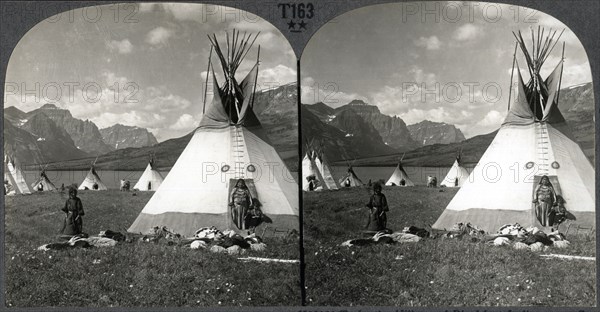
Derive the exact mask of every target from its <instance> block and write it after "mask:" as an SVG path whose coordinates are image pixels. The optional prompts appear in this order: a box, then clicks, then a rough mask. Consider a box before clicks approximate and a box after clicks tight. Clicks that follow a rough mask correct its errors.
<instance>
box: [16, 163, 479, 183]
mask: <svg viewBox="0 0 600 312" xmlns="http://www.w3.org/2000/svg"><path fill="white" fill-rule="evenodd" d="M353 168H354V172H356V175H357V176H358V177H359V178H360V179H361V180H362V181H363V182H364V183H367V182H368V181H369V179H371V181H373V182H375V181H377V180H379V179H383V180H385V181H387V180H388V179H389V178H390V176H391V175H392V173H393V172H394V170H395V169H396V167H395V166H394V167H353ZM347 169H348V167H346V166H333V167H331V170H332V174H333V177H334V178H335V179H336V180H339V179H341V178H342V177H343V176H344V175H345V174H346V170H347ZM466 169H467V171H468V172H469V173H471V171H472V170H473V167H466ZM404 170H405V171H406V173H407V174H408V176H409V177H410V179H411V180H412V181H413V182H414V183H415V184H420V185H425V184H426V183H427V176H436V177H437V178H438V182H441V180H442V179H443V178H444V177H445V176H446V174H448V171H450V167H404ZM96 172H97V173H98V175H99V176H100V179H102V182H104V184H106V186H107V187H108V188H109V189H118V188H119V187H120V185H121V183H120V181H121V179H124V180H129V181H130V182H131V186H132V187H133V185H135V183H136V182H137V181H138V180H139V178H140V177H141V176H142V173H143V171H117V170H97V171H96ZM87 173H88V170H68V171H46V175H48V178H49V179H50V181H52V183H54V185H56V186H57V187H60V186H61V184H63V183H64V184H65V186H68V185H70V184H73V183H75V184H77V185H79V184H81V182H82V181H83V179H84V178H85V176H86V175H87ZM160 173H161V174H162V176H163V177H166V176H167V174H168V173H169V171H168V170H167V171H160ZM24 174H25V180H26V181H27V183H28V184H30V185H31V183H33V182H34V181H35V180H36V179H37V178H38V175H39V172H38V171H33V170H27V171H24ZM291 174H292V176H293V177H294V178H296V177H297V174H298V173H297V172H291Z"/></svg>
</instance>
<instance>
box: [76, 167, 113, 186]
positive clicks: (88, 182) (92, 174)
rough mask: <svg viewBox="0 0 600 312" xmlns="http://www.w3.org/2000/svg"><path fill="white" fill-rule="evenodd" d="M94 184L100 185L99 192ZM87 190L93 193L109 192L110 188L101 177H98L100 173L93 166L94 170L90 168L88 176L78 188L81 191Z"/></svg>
mask: <svg viewBox="0 0 600 312" xmlns="http://www.w3.org/2000/svg"><path fill="white" fill-rule="evenodd" d="M94 184H98V189H97V190H95V189H94ZM86 188H87V189H88V190H93V191H106V190H108V188H107V187H106V185H105V184H104V183H103V182H102V180H101V179H100V176H99V175H98V173H97V172H96V169H94V167H93V166H92V168H90V171H88V173H87V175H86V176H85V178H84V179H83V182H81V184H80V185H79V187H78V189H80V190H85V189H86Z"/></svg>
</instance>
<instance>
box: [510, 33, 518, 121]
mask: <svg viewBox="0 0 600 312" xmlns="http://www.w3.org/2000/svg"><path fill="white" fill-rule="evenodd" d="M517 45H518V43H517V42H515V52H514V53H513V64H512V69H511V71H510V87H509V88H508V109H509V110H510V99H511V94H512V88H513V75H514V73H515V62H516V61H517Z"/></svg>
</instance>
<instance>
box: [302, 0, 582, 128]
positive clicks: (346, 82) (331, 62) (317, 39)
mask: <svg viewBox="0 0 600 312" xmlns="http://www.w3.org/2000/svg"><path fill="white" fill-rule="evenodd" d="M538 25H541V26H542V27H546V28H547V29H548V28H550V27H552V28H553V29H560V30H562V29H563V28H566V26H565V25H564V24H562V23H561V22H560V21H558V20H556V19H555V18H553V17H551V16H549V15H547V14H544V13H541V12H539V11H534V10H531V9H527V8H524V7H514V6H508V5H498V4H493V3H477V2H466V3H461V2H427V3H425V2H414V3H399V4H384V5H375V6H370V7H366V8H361V9H357V10H354V11H351V12H348V13H346V14H344V15H341V16H339V17H337V18H335V19H334V20H333V21H331V22H329V23H328V24H327V25H325V26H323V27H322V28H321V29H319V31H318V32H317V33H316V34H315V35H314V36H313V37H312V38H311V40H310V42H309V43H308V45H307V46H306V48H305V50H304V52H303V54H302V58H301V66H302V71H301V73H302V102H303V103H308V104H311V103H316V102H325V103H327V104H329V105H330V106H333V107H337V106H340V105H344V104H346V103H348V102H349V101H351V100H352V99H362V100H364V101H366V102H368V103H369V104H374V105H377V106H378V107H379V108H380V110H381V111H382V112H383V113H384V114H389V115H397V116H399V117H401V118H402V119H403V120H404V121H405V122H406V123H407V124H413V123H417V122H420V121H422V120H424V119H427V120H431V121H438V122H447V123H452V124H455V125H456V126H458V127H459V128H460V129H461V130H462V131H463V133H464V134H465V136H467V137H471V136H474V135H478V134H483V133H488V132H491V131H493V130H495V129H497V128H498V127H499V126H500V124H501V122H502V120H503V118H504V116H505V114H506V108H507V101H508V86H509V84H510V72H511V67H512V60H513V51H514V47H515V40H514V37H513V34H512V31H517V30H521V31H524V32H526V33H524V36H525V34H526V38H527V39H530V38H531V37H530V36H531V34H530V32H531V30H530V27H535V29H536V30H537V27H538ZM546 31H547V30H546ZM560 40H561V42H562V41H564V42H565V43H566V48H565V57H566V58H565V68H564V73H563V81H562V86H563V87H567V86H572V85H577V84H581V83H585V82H590V81H591V80H592V79H591V71H590V66H589V62H588V59H587V56H586V53H585V50H584V49H583V47H582V45H581V43H580V42H579V40H578V39H577V37H576V36H575V35H574V34H573V33H572V32H571V31H570V30H569V29H568V28H567V29H566V30H565V32H564V34H563V35H562V37H561V39H560ZM528 42H530V41H528ZM561 44H562V43H561ZM561 44H560V45H557V46H556V47H555V49H554V51H553V53H552V56H551V57H550V58H548V60H547V62H546V67H545V68H544V70H543V71H542V74H546V75H547V74H548V73H550V71H551V70H552V69H553V68H554V66H556V64H557V63H558V61H559V60H560V57H561V50H562V46H561ZM519 53H520V51H518V52H517V57H518V58H517V60H519V57H520V54H519ZM519 63H520V65H521V68H522V70H523V71H522V72H523V75H524V78H527V77H528V75H527V74H526V73H525V62H524V61H523V60H522V59H521V61H520V62H519Z"/></svg>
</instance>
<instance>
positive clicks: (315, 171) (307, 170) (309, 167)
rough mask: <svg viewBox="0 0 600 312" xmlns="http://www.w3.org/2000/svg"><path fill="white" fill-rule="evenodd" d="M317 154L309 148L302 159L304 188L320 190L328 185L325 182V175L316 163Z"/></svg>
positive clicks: (304, 189)
mask: <svg viewBox="0 0 600 312" xmlns="http://www.w3.org/2000/svg"><path fill="white" fill-rule="evenodd" d="M315 158H316V155H315V153H314V152H313V151H312V150H308V151H307V152H306V154H305V155H304V158H303V159H302V190H303V191H320V190H323V189H324V188H325V187H326V186H325V185H324V183H323V177H322V176H321V172H319V168H318V167H317V164H316V163H315Z"/></svg>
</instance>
